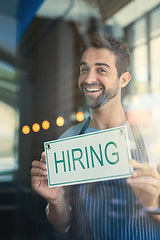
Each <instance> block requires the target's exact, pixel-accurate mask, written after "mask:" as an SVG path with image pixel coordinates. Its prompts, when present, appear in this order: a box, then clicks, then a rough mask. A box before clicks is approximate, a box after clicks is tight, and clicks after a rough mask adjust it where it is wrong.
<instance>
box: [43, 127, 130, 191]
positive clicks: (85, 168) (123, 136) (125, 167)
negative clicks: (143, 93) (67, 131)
mask: <svg viewBox="0 0 160 240" xmlns="http://www.w3.org/2000/svg"><path fill="white" fill-rule="evenodd" d="M44 148H45V152H46V163H47V171H48V184H49V187H56V186H65V185H74V184H79V183H87V182H96V181H102V180H109V179H116V178H126V177H129V176H131V172H132V168H131V166H130V164H129V161H130V159H131V156H130V148H129V141H128V134H127V129H126V126H122V127H117V128H111V129H107V130H102V131H97V132H93V133H89V134H83V135H78V136H74V137H69V138H64V139H58V140H55V141H50V142H45V143H44Z"/></svg>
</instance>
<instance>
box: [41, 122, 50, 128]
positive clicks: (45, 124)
mask: <svg viewBox="0 0 160 240" xmlns="http://www.w3.org/2000/svg"><path fill="white" fill-rule="evenodd" d="M49 127H50V123H49V122H48V121H47V120H45V121H43V122H42V128H43V129H44V130H47V129H48V128H49Z"/></svg>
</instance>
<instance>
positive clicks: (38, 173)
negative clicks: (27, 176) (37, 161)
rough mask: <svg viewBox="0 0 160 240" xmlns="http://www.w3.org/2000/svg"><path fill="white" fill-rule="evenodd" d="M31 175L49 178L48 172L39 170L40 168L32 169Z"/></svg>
mask: <svg viewBox="0 0 160 240" xmlns="http://www.w3.org/2000/svg"><path fill="white" fill-rule="evenodd" d="M31 175H32V176H47V170H46V169H42V168H38V167H33V168H32V169H31Z"/></svg>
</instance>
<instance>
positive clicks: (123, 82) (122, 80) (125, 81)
mask: <svg viewBox="0 0 160 240" xmlns="http://www.w3.org/2000/svg"><path fill="white" fill-rule="evenodd" d="M130 80H131V75H130V73H129V72H124V73H123V74H122V75H121V77H120V79H119V84H120V87H121V88H124V87H125V86H127V84H128V83H129V82H130Z"/></svg>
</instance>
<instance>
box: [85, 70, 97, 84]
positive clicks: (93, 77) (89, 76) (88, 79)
mask: <svg viewBox="0 0 160 240" xmlns="http://www.w3.org/2000/svg"><path fill="white" fill-rule="evenodd" d="M96 80H97V77H96V74H95V73H94V72H91V71H90V72H88V74H87V75H86V77H85V82H86V83H88V84H91V83H94V82H96Z"/></svg>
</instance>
